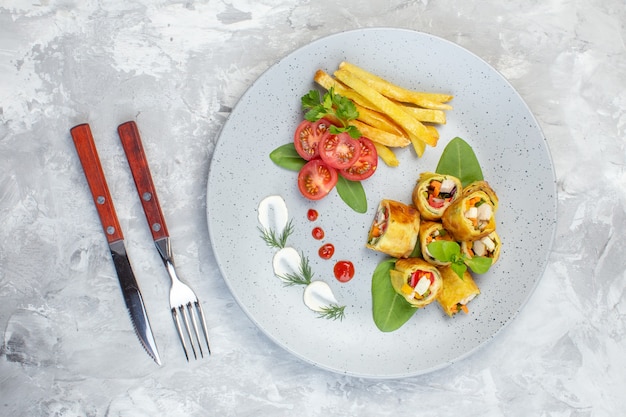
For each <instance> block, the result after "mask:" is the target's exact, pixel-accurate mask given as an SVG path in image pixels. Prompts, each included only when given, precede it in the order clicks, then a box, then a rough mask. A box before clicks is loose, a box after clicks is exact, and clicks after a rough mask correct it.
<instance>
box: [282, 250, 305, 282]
mask: <svg viewBox="0 0 626 417" xmlns="http://www.w3.org/2000/svg"><path fill="white" fill-rule="evenodd" d="M278 278H280V279H282V280H283V282H284V284H285V286H287V287H292V286H294V285H309V284H310V283H311V281H312V280H313V270H312V269H311V265H310V264H309V258H307V257H306V256H304V254H302V255H301V256H300V265H299V267H298V273H297V274H286V275H279V276H278Z"/></svg>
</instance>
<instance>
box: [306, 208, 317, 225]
mask: <svg viewBox="0 0 626 417" xmlns="http://www.w3.org/2000/svg"><path fill="white" fill-rule="evenodd" d="M317 216H318V214H317V211H315V210H313V209H309V211H308V212H307V213H306V218H307V219H309V220H310V221H312V222H314V221H315V220H317Z"/></svg>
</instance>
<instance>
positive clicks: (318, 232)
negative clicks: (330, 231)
mask: <svg viewBox="0 0 626 417" xmlns="http://www.w3.org/2000/svg"><path fill="white" fill-rule="evenodd" d="M311 234H312V235H313V238H315V239H317V240H322V239H324V230H323V229H322V228H321V227H315V228H313V231H312V232H311Z"/></svg>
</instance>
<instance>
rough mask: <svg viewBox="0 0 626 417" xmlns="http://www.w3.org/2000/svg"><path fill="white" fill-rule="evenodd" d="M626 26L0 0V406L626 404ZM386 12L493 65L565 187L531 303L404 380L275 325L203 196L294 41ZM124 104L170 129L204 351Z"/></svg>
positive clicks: (155, 159) (108, 410)
mask: <svg viewBox="0 0 626 417" xmlns="http://www.w3.org/2000/svg"><path fill="white" fill-rule="evenodd" d="M624 22H626V4H625V3H624V1H623V0H602V1H599V0H593V1H587V0H573V1H565V0H549V1H522V2H500V1H494V0H489V1H478V0H465V1H443V0H442V1H433V0H430V1H429V0H421V1H417V0H415V1H401V0H387V1H381V0H372V1H369V2H363V1H356V0H345V1H343V2H341V3H339V4H337V3H336V2H335V1H331V0H318V1H302V2H295V1H288V0H260V1H259V0H254V1H252V0H241V1H233V2H225V1H221V0H220V1H217V0H211V1H172V0H162V1H158V2H154V1H148V0H135V1H131V2H126V1H109V2H100V1H72V0H66V1H42V2H24V1H18V0H0V121H1V123H0V332H1V333H0V334H1V335H2V340H1V341H0V415H3V416H16V417H17V416H63V417H66V416H94V417H95V416H157V415H164V416H165V415H167V416H178V415H194V416H195V415H197V416H252V415H255V416H261V415H267V416H296V415H297V416H329V415H330V416H334V415H336V416H359V417H361V416H392V415H398V414H404V413H408V414H409V415H417V413H418V412H419V415H424V416H457V415H463V416H531V415H532V416H559V417H561V416H576V417H581V416H617V415H624V413H626V396H624V392H625V389H626V356H625V353H626V340H625V336H626V304H625V302H626V293H625V292H624V288H625V287H626V272H625V270H626V257H625V256H624V255H623V248H624V247H625V246H626V233H624V229H625V228H626V211H625V207H626V191H624V190H626V171H625V163H626V150H625V145H626V133H625V129H626V47H625V38H626V36H625V35H626V31H625V29H624ZM373 26H388V27H400V28H408V29H413V30H418V31H424V32H428V33H432V34H434V35H437V36H440V37H442V38H445V39H448V40H450V41H453V42H456V43H458V44H460V45H461V46H463V47H465V48H467V49H469V50H470V51H472V52H474V53H476V54H478V55H479V56H481V57H482V58H484V59H485V60H486V61H487V62H489V63H490V64H491V65H493V66H494V67H495V68H496V69H498V70H499V71H500V72H501V73H502V74H503V75H504V76H506V77H507V78H508V80H509V81H510V82H511V83H512V84H513V86H514V87H515V88H516V89H517V90H518V91H519V92H520V94H521V95H522V96H523V97H524V99H525V100H526V102H527V103H528V105H529V106H530V108H531V109H532V110H533V112H534V114H535V115H536V117H537V119H538V121H539V123H540V124H541V126H542V128H543V130H544V133H545V135H546V137H547V141H548V143H549V146H550V149H551V152H552V156H553V159H554V166H555V171H556V175H557V179H558V185H559V194H558V214H559V219H558V226H557V228H558V229H557V239H556V242H555V245H554V248H553V251H552V253H551V254H550V261H549V264H548V267H547V270H546V272H545V275H544V277H543V279H542V280H541V282H540V284H539V286H538V288H537V291H536V292H535V294H534V295H533V297H532V298H531V300H530V301H529V303H528V305H527V306H526V307H525V308H524V310H523V311H522V313H521V314H520V315H519V316H518V317H517V319H516V320H515V321H514V322H513V323H511V325H510V326H508V327H507V328H505V329H504V331H502V332H501V333H500V334H499V335H498V337H497V338H496V339H495V340H493V341H492V342H491V343H490V344H489V345H488V346H486V347H485V348H483V349H481V350H479V351H478V352H477V353H475V354H474V355H472V356H470V357H469V358H466V359H464V360H462V361H460V362H458V363H455V364H453V365H451V366H449V367H447V368H444V369H442V370H440V371H437V372H434V373H430V374H426V375H422V376H416V377H411V378H406V379H401V380H370V379H359V378H353V377H347V376H342V375H338V374H334V373H330V372H327V371H324V370H321V369H318V368H316V367H314V366H311V365H309V364H307V363H304V362H302V361H301V360H299V359H297V358H295V357H293V356H291V355H290V354H288V353H286V352H285V351H284V350H283V349H282V348H280V347H278V346H277V345H275V344H274V343H273V342H272V341H270V340H269V339H268V338H267V337H266V336H265V335H263V334H262V333H261V332H260V331H259V330H258V329H257V328H255V326H254V325H253V324H252V322H251V321H250V320H249V319H248V318H247V317H246V315H245V314H244V313H243V311H242V310H241V309H240V308H239V306H238V305H237V304H236V303H235V302H234V299H233V298H232V296H231V295H230V293H229V291H228V289H227V287H226V285H225V283H224V280H223V279H222V277H221V276H220V273H219V271H218V269H217V267H216V264H215V260H214V258H213V254H212V251H211V247H210V244H209V237H208V232H207V222H206V216H205V207H206V201H205V199H206V180H207V173H208V168H209V162H210V158H211V154H212V151H213V149H214V146H215V142H216V140H217V136H218V133H219V130H220V128H221V126H222V125H223V123H224V121H225V119H226V118H227V117H228V114H229V111H230V109H231V108H232V107H233V106H234V105H235V104H236V102H237V100H238V98H239V97H241V95H242V94H243V93H244V91H245V90H246V88H247V87H248V86H249V85H250V84H251V83H252V82H253V81H254V80H255V79H256V77H258V76H259V75H260V74H261V73H262V72H263V71H264V70H266V69H267V68H268V67H269V66H271V65H272V64H273V63H274V62H276V61H277V60H278V59H280V58H281V57H283V56H284V55H286V54H287V53H289V52H290V51H292V50H293V49H295V48H297V47H299V46H302V45H304V44H306V43H308V42H310V41H312V40H314V39H317V38H320V37H322V36H325V35H328V34H332V33H335V32H338V31H343V30H348V29H355V28H362V27H373ZM131 119H135V120H137V122H138V123H139V124H140V128H141V131H142V134H143V135H144V137H154V138H158V141H156V140H155V141H151V142H150V143H146V144H145V146H146V150H147V152H148V153H149V155H150V159H151V161H150V162H151V165H152V169H153V172H154V173H158V175H155V177H156V178H155V182H156V186H157V188H158V190H159V194H160V199H161V203H162V204H163V206H164V211H165V215H166V217H167V219H168V225H169V228H170V233H171V235H172V239H173V242H172V243H173V247H174V249H175V252H176V260H177V264H178V267H179V269H180V271H181V274H183V275H184V276H185V277H186V279H187V281H188V282H190V283H191V284H192V285H193V287H194V288H195V289H196V291H197V293H198V294H199V297H200V298H202V299H203V300H204V301H205V310H206V313H207V320H208V322H209V325H210V329H209V330H210V333H211V336H212V347H213V353H214V354H213V356H212V357H211V358H208V359H203V360H201V361H197V362H191V363H189V364H187V363H186V362H185V361H184V358H183V355H182V354H181V352H180V347H179V345H178V341H177V339H176V338H175V334H174V332H173V331H174V330H173V328H172V326H171V323H170V321H169V320H170V318H169V312H168V309H167V292H168V288H169V284H168V280H167V277H166V275H165V272H164V270H163V268H162V265H161V262H160V260H159V259H158V255H157V253H156V251H155V250H154V247H153V245H152V242H151V240H150V236H149V233H148V231H147V228H146V227H145V220H144V218H143V214H142V212H141V208H140V204H139V201H138V199H137V198H136V194H135V190H134V186H133V184H132V179H131V177H130V175H128V171H127V168H126V161H125V158H124V156H123V152H122V149H121V147H120V146H119V141H118V138H117V135H116V132H115V128H116V126H117V125H118V124H119V123H121V122H124V121H126V120H131ZM82 122H89V123H90V124H91V127H92V130H93V132H94V135H96V137H97V140H98V149H99V152H100V156H101V158H102V163H103V167H104V170H105V172H106V173H107V176H108V180H109V187H110V188H111V190H112V193H113V198H114V200H115V204H116V208H117V211H118V214H119V217H120V221H121V224H122V228H123V229H124V230H125V233H126V234H127V235H132V236H133V237H134V238H133V239H132V240H129V241H128V242H127V246H128V250H129V252H130V255H131V257H132V262H133V265H134V266H135V269H138V270H141V271H142V277H143V278H140V284H141V286H142V290H143V293H144V297H145V298H146V302H147V304H148V308H149V309H150V310H149V313H150V315H151V319H152V321H153V324H154V323H160V325H158V326H154V327H155V333H156V338H157V342H158V343H159V348H160V351H161V355H162V356H163V357H164V365H163V366H162V367H160V368H159V367H157V366H156V365H155V364H154V363H153V362H152V361H151V360H150V358H149V357H148V356H147V355H146V354H145V353H144V352H143V351H142V350H141V347H140V346H139V344H138V343H137V341H136V338H135V336H134V335H133V333H132V330H130V329H129V322H128V318H127V315H126V312H125V309H124V306H123V304H122V303H121V297H120V293H119V286H118V284H117V281H116V278H115V272H114V269H113V266H112V263H111V260H110V255H109V253H108V249H107V246H106V242H105V240H104V239H103V235H102V232H101V229H100V225H99V221H98V219H97V217H96V213H95V210H94V207H93V203H92V201H91V197H90V196H89V193H88V190H87V187H86V182H85V180H84V176H83V172H82V170H81V168H80V165H79V163H78V159H77V157H76V153H75V150H74V147H73V144H72V141H71V138H70V135H69V128H70V127H72V126H74V125H75V124H78V123H82ZM539 203H540V202H539ZM519 279H524V277H523V273H520V276H519ZM161 323H162V324H163V325H161ZM165 324H167V325H165Z"/></svg>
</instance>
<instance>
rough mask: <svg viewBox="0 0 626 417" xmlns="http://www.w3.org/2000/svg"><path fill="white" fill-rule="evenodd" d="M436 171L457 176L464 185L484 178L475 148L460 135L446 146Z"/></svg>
mask: <svg viewBox="0 0 626 417" xmlns="http://www.w3.org/2000/svg"><path fill="white" fill-rule="evenodd" d="M436 172H437V173H438V174H446V175H452V176H454V177H457V178H458V179H459V180H461V184H462V185H463V187H465V186H467V185H468V184H470V183H472V182H474V181H481V180H483V179H484V178H483V171H482V169H481V168H480V164H479V163H478V159H477V158H476V154H475V153H474V150H473V149H472V147H471V146H470V145H469V144H468V143H467V142H465V141H464V140H463V139H461V138H459V137H456V138H454V139H452V140H451V141H450V143H448V145H446V147H445V148H444V150H443V153H442V154H441V157H440V158H439V163H438V164H437V169H436Z"/></svg>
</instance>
